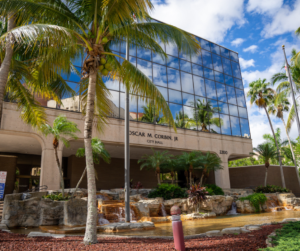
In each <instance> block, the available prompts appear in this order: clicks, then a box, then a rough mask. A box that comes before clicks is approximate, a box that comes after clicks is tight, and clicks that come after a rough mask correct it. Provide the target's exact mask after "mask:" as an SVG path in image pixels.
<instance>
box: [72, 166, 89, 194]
mask: <svg viewBox="0 0 300 251" xmlns="http://www.w3.org/2000/svg"><path fill="white" fill-rule="evenodd" d="M85 173H86V167H85V168H84V171H83V173H82V175H81V177H80V180H79V181H78V183H77V185H76V187H75V190H74V192H73V194H72V197H74V195H75V194H76V191H77V189H78V187H79V185H80V184H81V182H82V180H83V177H84V175H85Z"/></svg>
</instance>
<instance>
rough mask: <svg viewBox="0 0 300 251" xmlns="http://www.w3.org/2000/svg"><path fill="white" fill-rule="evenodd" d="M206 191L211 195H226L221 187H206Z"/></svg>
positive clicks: (210, 185) (211, 185)
mask: <svg viewBox="0 0 300 251" xmlns="http://www.w3.org/2000/svg"><path fill="white" fill-rule="evenodd" d="M205 188H206V191H207V192H208V194H209V195H224V191H223V189H222V188H221V187H218V186H217V185H214V184H208V185H205Z"/></svg>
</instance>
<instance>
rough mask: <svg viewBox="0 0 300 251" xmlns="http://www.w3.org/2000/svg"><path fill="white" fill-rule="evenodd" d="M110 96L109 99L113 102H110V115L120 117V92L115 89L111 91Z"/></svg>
mask: <svg viewBox="0 0 300 251" xmlns="http://www.w3.org/2000/svg"><path fill="white" fill-rule="evenodd" d="M110 94H111V95H110V97H109V100H110V101H111V104H110V108H111V109H110V114H109V116H110V117H113V118H119V110H120V108H119V105H120V104H119V101H120V100H119V99H120V97H119V92H115V91H111V92H110Z"/></svg>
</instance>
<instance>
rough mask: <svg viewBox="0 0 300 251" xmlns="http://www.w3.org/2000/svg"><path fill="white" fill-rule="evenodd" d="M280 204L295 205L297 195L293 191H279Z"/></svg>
mask: <svg viewBox="0 0 300 251" xmlns="http://www.w3.org/2000/svg"><path fill="white" fill-rule="evenodd" d="M277 198H278V202H279V206H283V207H285V206H293V203H294V202H295V195H294V194H293V193H278V194H277ZM296 201H297V202H298V200H296Z"/></svg>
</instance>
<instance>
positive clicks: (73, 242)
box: [0, 225, 282, 251]
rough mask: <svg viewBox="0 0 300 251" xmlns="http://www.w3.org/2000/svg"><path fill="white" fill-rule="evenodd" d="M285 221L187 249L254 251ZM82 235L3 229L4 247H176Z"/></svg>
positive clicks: (152, 241) (209, 239) (190, 244)
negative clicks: (90, 239) (30, 234)
mask: <svg viewBox="0 0 300 251" xmlns="http://www.w3.org/2000/svg"><path fill="white" fill-rule="evenodd" d="M281 227H282V225H270V226H264V227H263V228H262V229H261V230H258V231H253V232H251V233H245V234H239V235H224V236H221V237H204V238H198V239H190V240H186V241H185V246H186V250H205V251H206V250H217V251H223V250H238V251H246V250H247V251H248V250H249V251H250V250H251V251H252V250H257V249H258V248H265V247H266V239H267V236H268V235H269V234H271V233H272V232H273V231H274V230H275V229H277V228H281ZM82 239H83V237H82V236H73V237H65V238H60V239H56V238H44V237H37V238H27V236H26V235H23V234H12V233H6V232H2V231H0V250H14V251H18V250H22V251H27V250H28V251H29V250H30V251H35V250H39V251H40V250H49V251H50V250H51V251H52V250H55V251H60V250H63V251H65V250H68V251H72V250H76V251H77V250H101V251H106V250H109V251H110V250H113V251H119V250H121V251H126V250H130V251H132V250H145V251H148V250H175V249H174V243H173V241H171V240H164V239H137V238H136V239H134V238H112V237H104V238H98V243H97V244H95V245H90V246H85V245H84V244H83V243H82Z"/></svg>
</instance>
